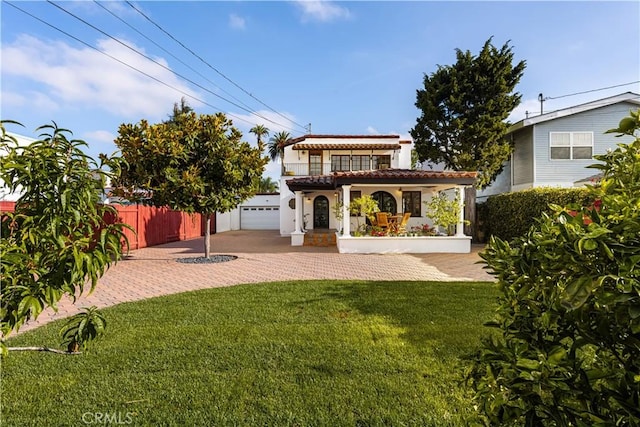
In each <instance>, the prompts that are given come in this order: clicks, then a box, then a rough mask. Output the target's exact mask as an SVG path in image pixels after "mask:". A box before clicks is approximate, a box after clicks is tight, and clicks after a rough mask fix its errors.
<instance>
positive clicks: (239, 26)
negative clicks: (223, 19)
mask: <svg viewBox="0 0 640 427" xmlns="http://www.w3.org/2000/svg"><path fill="white" fill-rule="evenodd" d="M246 26H247V23H246V20H245V19H244V18H243V17H242V16H238V15H236V14H235V13H232V14H231V15H229V27H231V28H233V29H234V30H244V29H245V28H246Z"/></svg>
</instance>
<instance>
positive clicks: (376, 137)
mask: <svg viewBox="0 0 640 427" xmlns="http://www.w3.org/2000/svg"><path fill="white" fill-rule="evenodd" d="M399 138H400V135H314V134H311V135H303V136H299V137H297V138H293V139H290V140H288V141H287V142H286V143H285V144H284V146H285V147H286V146H288V145H292V144H297V143H298V142H302V141H304V140H306V139H399Z"/></svg>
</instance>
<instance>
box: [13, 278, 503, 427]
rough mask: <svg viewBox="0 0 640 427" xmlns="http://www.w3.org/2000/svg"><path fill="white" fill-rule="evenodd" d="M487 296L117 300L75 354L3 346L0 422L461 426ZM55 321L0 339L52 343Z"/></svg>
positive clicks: (320, 287) (362, 287)
mask: <svg viewBox="0 0 640 427" xmlns="http://www.w3.org/2000/svg"><path fill="white" fill-rule="evenodd" d="M496 297H497V290H496V289H495V286H494V285H493V284H490V283H469V282H467V283H437V282H358V281H305V282H285V283H267V284H260V285H242V286H235V287H230V288H223V289H209V290H205V291H197V292H190V293H184V294H178V295H173V296H168V297H162V298H154V299H150V300H146V301H141V302H136V303H127V304H121V305H119V306H116V307H113V308H110V309H105V310H104V311H103V312H104V314H105V316H106V318H107V322H108V330H107V334H106V335H105V337H104V338H103V339H102V340H100V341H98V342H97V343H96V344H94V346H93V348H92V349H91V351H90V352H89V353H87V354H85V355H81V356H61V355H55V354H49V353H31V352H12V353H10V355H9V357H8V359H7V360H5V361H4V362H3V364H2V365H3V366H2V383H1V384H0V386H1V397H0V403H1V404H2V407H1V415H2V419H0V425H2V426H26V425H33V426H43V425H47V426H49V425H51V426H63V425H85V424H87V422H92V423H93V424H99V423H98V422H96V420H97V418H96V417H100V416H102V417H103V418H101V419H100V420H101V421H102V423H103V424H106V423H104V421H105V418H104V415H100V414H106V417H107V419H106V420H107V421H110V425H115V424H116V423H115V422H113V421H119V422H120V423H121V424H123V425H124V424H125V423H127V422H128V423H127V424H128V425H149V426H159V425H167V426H168V425H172V426H173V425H175V426H342V425H344V426H405V425H413V426H429V425H432V426H438V427H441V426H448V425H452V426H463V425H467V424H468V422H469V420H470V419H471V417H472V414H473V411H472V408H471V404H470V400H469V392H468V391H465V389H464V388H463V387H462V386H461V385H460V384H459V379H460V376H459V375H460V374H459V368H460V367H461V365H462V363H463V362H462V361H461V359H460V358H461V356H463V355H465V354H466V353H468V352H470V351H472V350H473V349H474V348H476V347H477V346H478V344H479V337H480V336H481V335H484V334H486V333H488V329H487V328H485V327H483V326H482V323H483V322H484V321H486V320H489V319H490V318H491V315H492V311H493V309H494V304H495V299H496ZM60 327H61V323H59V322H58V323H54V324H51V325H47V326H45V327H42V328H39V329H37V330H35V331H31V332H27V333H25V334H23V335H20V336H18V337H16V338H14V339H12V340H10V342H9V344H10V345H12V346H18V345H49V346H57V345H58V342H59V341H58V335H57V333H58V331H59V329H60ZM118 417H119V418H118Z"/></svg>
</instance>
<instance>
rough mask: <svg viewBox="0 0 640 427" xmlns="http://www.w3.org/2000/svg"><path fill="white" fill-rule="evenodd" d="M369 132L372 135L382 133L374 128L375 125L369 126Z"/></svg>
mask: <svg viewBox="0 0 640 427" xmlns="http://www.w3.org/2000/svg"><path fill="white" fill-rule="evenodd" d="M367 133H368V134H370V135H380V132H378V129H376V128H374V127H373V126H367Z"/></svg>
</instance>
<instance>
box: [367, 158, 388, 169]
mask: <svg viewBox="0 0 640 427" xmlns="http://www.w3.org/2000/svg"><path fill="white" fill-rule="evenodd" d="M371 161H372V162H373V167H372V168H371V169H389V168H390V167H391V156H378V155H376V156H371Z"/></svg>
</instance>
